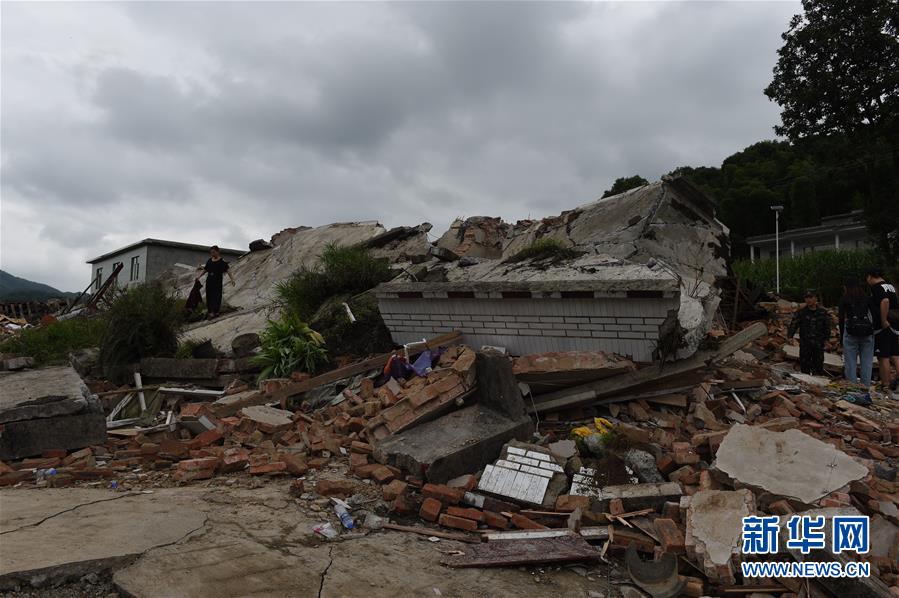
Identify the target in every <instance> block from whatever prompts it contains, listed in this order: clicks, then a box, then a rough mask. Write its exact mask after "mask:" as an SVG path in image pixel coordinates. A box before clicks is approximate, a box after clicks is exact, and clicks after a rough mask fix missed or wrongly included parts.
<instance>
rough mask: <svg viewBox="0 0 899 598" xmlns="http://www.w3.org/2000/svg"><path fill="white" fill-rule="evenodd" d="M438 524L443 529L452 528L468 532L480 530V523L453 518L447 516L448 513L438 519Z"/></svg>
mask: <svg viewBox="0 0 899 598" xmlns="http://www.w3.org/2000/svg"><path fill="white" fill-rule="evenodd" d="M438 522H439V523H440V525H442V526H443V527H451V528H454V529H461V530H464V531H467V532H473V531H475V530H477V529H478V522H477V521H472V520H471V519H464V518H462V517H453V516H452V515H447V514H446V513H444V514H442V515H441V516H440V518H439V519H438Z"/></svg>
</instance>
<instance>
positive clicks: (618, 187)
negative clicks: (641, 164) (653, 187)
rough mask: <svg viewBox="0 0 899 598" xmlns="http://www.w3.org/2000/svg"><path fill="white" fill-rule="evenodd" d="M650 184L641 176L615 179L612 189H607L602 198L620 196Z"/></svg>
mask: <svg viewBox="0 0 899 598" xmlns="http://www.w3.org/2000/svg"><path fill="white" fill-rule="evenodd" d="M648 184H649V181H647V180H646V179H644V178H643V177H641V176H640V175H639V174H635V175H634V176H628V177H619V178H617V179H615V182H614V183H612V188H611V189H606V191H605V193H603V194H602V196H603V197H611V196H612V195H618V194H619V193H624V192H625V191H630V190H631V189H636V188H637V187H642V186H643V185H648Z"/></svg>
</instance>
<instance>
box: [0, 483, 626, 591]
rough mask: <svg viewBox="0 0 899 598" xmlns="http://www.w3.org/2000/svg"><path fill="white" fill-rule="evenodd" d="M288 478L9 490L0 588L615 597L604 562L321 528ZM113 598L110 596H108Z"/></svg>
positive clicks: (2, 506) (4, 500) (0, 504)
mask: <svg viewBox="0 0 899 598" xmlns="http://www.w3.org/2000/svg"><path fill="white" fill-rule="evenodd" d="M314 515H315V513H309V512H307V511H305V510H304V509H302V508H301V507H300V506H298V505H297V503H295V502H294V501H293V500H292V499H289V497H288V494H287V482H283V481H276V482H271V483H268V484H266V485H264V486H262V487H260V488H254V489H248V488H227V487H221V488H215V489H210V488H202V487H190V486H187V487H181V488H163V489H157V490H154V491H153V492H152V493H138V492H133V493H115V492H111V491H107V490H86V489H77V488H69V489H59V490H53V489H33V490H25V489H17V490H7V491H3V492H0V534H2V535H0V589H2V588H4V587H6V588H11V587H14V586H15V585H17V584H18V585H20V586H28V585H29V584H32V585H40V586H41V587H49V586H52V585H55V584H58V583H62V582H65V581H67V580H78V579H80V578H81V577H83V576H84V575H86V574H89V573H95V574H96V573H104V572H107V573H108V572H113V576H112V580H113V583H114V586H115V588H116V590H117V591H118V592H120V593H121V594H122V595H125V596H134V597H139V598H153V597H166V598H177V597H194V596H217V597H218V596H221V597H227V596H299V597H305V596H309V597H319V598H323V597H328V596H341V597H342V596H364V597H365V598H379V597H385V598H386V597H393V596H397V595H402V596H521V595H528V596H553V597H555V596H559V595H564V596H591V595H593V596H596V595H598V592H604V593H605V595H606V596H609V595H610V593H609V589H608V587H607V580H606V578H605V575H604V570H601V569H599V568H597V567H586V568H583V567H580V568H578V570H579V573H576V572H574V571H572V570H570V569H565V568H562V569H557V568H553V569H547V570H542V569H533V568H532V569H524V568H512V569H458V570H452V569H448V568H446V567H444V566H442V565H440V559H441V558H442V557H443V555H444V553H446V552H449V551H452V550H456V549H458V548H460V547H462V545H461V544H459V543H457V542H453V541H447V540H441V541H440V542H430V541H428V539H427V538H426V537H424V536H418V535H414V534H407V533H402V532H393V531H383V532H374V533H368V534H366V533H358V532H357V533H353V534H343V535H342V536H341V539H339V540H335V541H330V542H329V541H327V540H324V539H323V538H321V537H319V536H316V535H315V534H313V532H312V526H313V525H315V524H316V523H319V522H320V521H321V520H322V519H319V518H317V517H315V516H314ZM103 595H104V596H105V594H103Z"/></svg>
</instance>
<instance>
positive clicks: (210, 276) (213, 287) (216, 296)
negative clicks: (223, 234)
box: [197, 245, 234, 320]
mask: <svg viewBox="0 0 899 598" xmlns="http://www.w3.org/2000/svg"><path fill="white" fill-rule="evenodd" d="M204 273H205V274H206V311H207V313H208V315H207V317H208V318H209V319H210V320H211V319H212V318H215V317H217V316H218V315H219V311H221V309H222V279H223V277H222V275H223V274H225V273H227V274H228V278H229V279H231V286H234V276H233V275H232V274H231V270H230V269H229V267H228V262H226V261H225V260H223V259H222V253H221V251H219V247H218V245H213V246H212V247H210V248H209V259H208V260H206V264H205V265H202V266H199V267H198V268H197V281H199V280H200V277H201V276H203V274H204Z"/></svg>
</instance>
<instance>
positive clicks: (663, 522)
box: [655, 518, 687, 554]
mask: <svg viewBox="0 0 899 598" xmlns="http://www.w3.org/2000/svg"><path fill="white" fill-rule="evenodd" d="M655 528H656V533H657V534H658V535H659V539H660V540H661V543H662V548H663V549H664V550H665V552H673V553H674V554H684V553H685V552H686V551H687V548H686V544H685V542H684V533H683V532H682V531H681V530H680V528H679V527H678V526H677V524H676V523H675V522H674V521H672V520H671V519H661V518H660V519H656V520H655Z"/></svg>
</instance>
